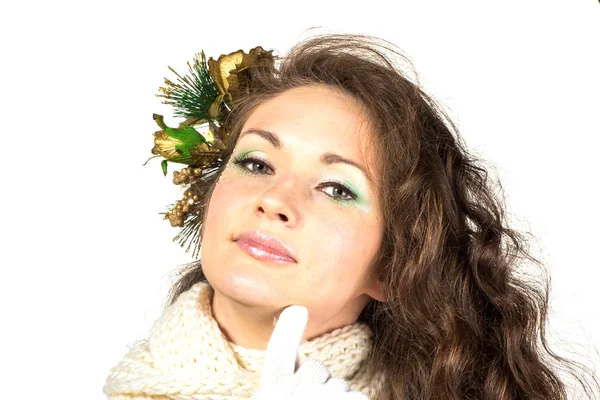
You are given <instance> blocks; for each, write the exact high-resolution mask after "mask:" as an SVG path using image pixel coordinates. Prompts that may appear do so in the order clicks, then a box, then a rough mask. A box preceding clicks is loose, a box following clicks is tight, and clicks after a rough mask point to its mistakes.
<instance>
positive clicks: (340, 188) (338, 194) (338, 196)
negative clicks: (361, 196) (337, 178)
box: [319, 182, 358, 202]
mask: <svg viewBox="0 0 600 400" xmlns="http://www.w3.org/2000/svg"><path fill="white" fill-rule="evenodd" d="M319 187H320V188H321V187H326V188H331V190H323V193H325V194H326V195H328V196H329V197H331V198H332V199H333V200H335V201H339V202H352V201H356V200H357V199H358V196H357V195H356V193H354V192H353V191H352V189H350V188H349V187H348V186H346V185H344V184H342V183H339V182H325V183H323V184H321V185H319ZM329 192H330V193H329Z"/></svg>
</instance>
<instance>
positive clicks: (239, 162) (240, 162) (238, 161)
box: [232, 156, 358, 203]
mask: <svg viewBox="0 0 600 400" xmlns="http://www.w3.org/2000/svg"><path fill="white" fill-rule="evenodd" d="M232 163H233V164H234V165H236V166H237V167H238V168H239V169H240V170H241V171H242V172H244V173H246V174H249V175H254V176H256V175H264V174H263V173H261V172H255V171H252V170H250V169H248V168H245V167H244V166H243V165H244V164H249V163H259V164H262V165H264V166H266V167H267V168H269V169H270V170H271V171H273V168H272V167H271V166H270V165H269V163H267V162H266V161H264V160H261V159H260V158H256V157H242V156H235V157H234V158H233V160H232ZM324 186H331V187H333V188H335V189H339V190H342V191H345V192H346V193H348V196H349V197H350V198H343V199H340V198H338V197H333V196H332V195H329V194H327V193H326V195H327V196H329V197H330V198H331V199H332V200H333V201H336V202H338V203H349V202H354V201H356V200H357V199H358V196H357V195H356V193H354V192H353V191H352V189H350V188H349V187H348V186H346V185H344V184H342V183H339V182H335V181H329V182H323V183H322V184H321V185H319V187H324Z"/></svg>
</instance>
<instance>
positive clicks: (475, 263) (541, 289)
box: [105, 35, 596, 399]
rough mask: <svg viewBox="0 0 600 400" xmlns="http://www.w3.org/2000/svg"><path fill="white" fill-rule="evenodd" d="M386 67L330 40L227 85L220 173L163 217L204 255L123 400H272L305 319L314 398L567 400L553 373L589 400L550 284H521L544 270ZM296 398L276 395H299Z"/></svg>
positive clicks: (142, 352)
mask: <svg viewBox="0 0 600 400" xmlns="http://www.w3.org/2000/svg"><path fill="white" fill-rule="evenodd" d="M254 50H256V49H254ZM260 50H262V49H260ZM388 51H393V50H391V49H389V48H387V47H386V46H382V45H380V44H378V43H377V42H376V41H375V40H372V39H371V38H367V37H363V36H358V35H355V36H354V35H353V36H351V35H326V36H322V37H316V38H312V39H309V40H306V41H304V42H302V43H299V44H298V45H296V46H295V47H294V48H293V49H292V50H291V52H290V53H289V54H288V56H287V57H286V58H284V59H283V60H282V61H281V63H280V64H279V65H278V66H277V67H275V65H273V64H271V63H269V62H263V61H264V60H267V59H268V57H266V56H265V54H264V53H261V52H260V51H259V52H258V53H252V54H254V56H253V57H254V58H253V63H249V64H248V65H244V66H243V67H240V65H241V64H239V63H234V64H235V67H236V68H237V73H238V74H236V76H235V77H234V78H236V79H238V78H239V79H238V81H235V79H219V78H218V77H217V78H216V79H215V81H216V84H217V86H218V87H219V92H218V93H216V95H218V96H217V97H218V98H219V101H221V103H218V102H217V103H211V113H210V114H211V116H212V117H213V118H216V116H218V115H223V113H226V114H227V118H226V119H225V120H224V122H223V125H222V127H221V128H220V129H222V131H226V132H227V136H222V137H220V139H222V140H220V139H218V140H215V141H214V142H213V144H215V145H213V146H212V149H220V150H221V151H222V152H223V153H222V154H223V155H224V156H223V157H222V158H220V159H219V160H221V163H220V164H218V167H215V165H216V164H214V163H213V164H211V163H209V162H204V163H202V162H200V161H198V160H199V159H197V160H196V161H197V162H195V164H196V165H203V166H204V167H203V168H196V169H194V168H189V169H186V170H184V171H183V172H182V173H177V172H176V173H175V178H174V182H175V183H185V184H190V186H189V189H188V191H187V192H186V196H185V197H184V199H183V200H182V202H180V204H178V205H177V207H175V208H174V209H173V210H172V211H171V212H170V213H167V216H166V218H169V219H170V220H171V223H172V224H173V225H177V226H184V221H188V222H189V221H192V222H193V223H191V222H190V225H189V226H194V227H198V226H201V233H200V237H201V238H200V242H201V249H202V256H201V259H200V260H199V261H198V262H197V263H194V264H192V265H190V266H189V267H188V268H187V269H186V270H185V271H183V272H182V276H181V277H180V279H179V280H178V281H177V282H176V283H175V285H174V286H173V288H172V292H171V296H170V300H169V304H170V305H169V307H168V308H167V309H166V310H165V313H164V314H163V316H161V318H160V319H159V320H158V321H157V322H156V323H155V325H154V327H153V330H152V332H151V334H150V336H149V338H148V340H147V341H144V342H142V343H140V345H139V346H136V347H134V348H132V350H131V351H130V353H129V354H128V355H127V356H126V357H125V358H124V360H123V361H121V363H120V364H119V365H118V366H117V367H115V369H113V371H112V372H111V375H110V376H109V379H108V382H107V385H106V387H105V392H106V393H107V394H108V395H109V396H110V397H114V398H152V399H167V398H228V399H229V398H250V397H252V396H254V397H255V398H269V397H268V395H269V393H271V394H272V393H273V392H269V390H270V389H271V388H269V387H267V386H268V383H270V384H272V383H273V379H275V378H273V376H274V375H276V371H275V372H274V368H275V367H274V366H275V365H276V363H275V361H273V360H275V359H276V358H277V357H276V353H277V352H278V351H283V349H280V348H279V347H277V344H273V345H272V343H276V341H277V340H280V339H281V338H282V337H284V336H286V334H285V333H284V334H282V333H281V332H285V330H284V329H285V328H284V326H287V324H292V322H290V318H289V316H290V315H292V314H293V315H292V318H291V321H295V316H296V315H297V317H296V318H298V320H299V321H300V322H296V323H295V324H296V325H294V326H295V328H292V333H291V334H290V336H292V335H293V333H296V334H297V332H298V330H300V331H302V332H301V335H300V336H297V337H292V338H291V339H289V340H290V342H289V343H293V342H294V340H297V344H299V343H300V340H301V339H304V342H303V343H302V344H299V349H298V354H299V358H298V361H299V364H301V365H300V368H301V369H302V366H303V365H307V366H308V367H306V368H305V371H309V372H305V373H306V374H308V375H310V373H311V372H310V371H312V372H313V373H315V374H316V375H318V376H319V378H317V377H313V378H314V382H313V383H315V384H317V383H318V384H321V385H320V386H319V385H317V389H316V391H315V392H314V393H315V394H314V396H316V397H314V396H313V398H324V397H326V396H325V393H334V392H327V391H326V390H325V389H324V385H322V384H323V383H324V382H325V380H326V379H327V377H328V376H329V375H331V377H332V378H331V379H330V381H331V385H330V386H334V385H335V386H336V388H337V389H338V390H339V391H338V392H336V393H337V394H338V395H339V396H338V397H339V398H342V397H341V393H346V394H348V395H350V394H357V392H362V393H364V394H365V395H367V396H368V398H370V399H467V398H469V399H471V398H472V399H564V398H566V385H565V383H563V381H562V380H561V378H559V375H558V374H557V372H556V370H555V363H550V362H549V361H548V360H552V361H555V362H560V363H562V365H565V366H566V367H567V368H568V371H569V372H571V373H572V374H573V375H574V376H575V377H577V378H578V380H579V381H580V382H581V383H582V385H583V387H584V389H585V391H586V393H587V394H588V395H590V396H591V395H592V389H591V385H590V384H589V383H587V381H586V378H585V375H584V373H585V371H583V372H579V371H578V370H577V369H576V368H581V367H579V366H578V364H576V363H574V362H571V361H568V360H564V359H562V358H560V357H558V356H557V355H555V354H554V353H552V351H551V350H550V349H548V347H547V346H546V342H545V334H544V327H545V323H546V316H547V311H548V310H547V307H548V285H547V283H546V284H545V285H542V286H539V285H537V284H536V283H535V282H530V281H526V280H524V279H523V278H520V277H519V272H521V271H520V270H519V262H520V261H523V260H525V259H527V260H530V261H534V262H536V263H538V262H537V260H535V259H534V258H533V257H531V256H530V255H529V254H528V253H527V251H526V250H525V247H524V245H525V242H524V240H523V238H522V236H521V235H520V234H519V233H518V232H516V231H514V230H511V229H510V228H509V227H507V226H506V221H505V215H504V210H503V208H502V206H501V202H500V201H499V199H498V198H497V197H496V194H495V193H494V192H493V191H492V188H491V185H490V182H489V181H488V179H487V173H486V171H485V169H483V168H482V167H480V166H479V165H478V164H477V160H476V159H475V158H474V157H473V156H471V155H470V154H469V153H468V151H467V150H466V149H465V147H464V145H463V144H462V143H461V142H460V138H459V136H458V133H457V131H456V128H455V127H454V125H453V124H452V123H451V122H450V121H449V120H448V118H447V117H446V115H445V114H444V113H443V112H442V111H441V108H440V107H438V106H437V105H436V103H435V102H434V101H433V100H432V99H431V98H430V97H428V96H427V95H426V94H425V93H423V91H422V90H420V89H419V87H418V86H417V85H415V84H414V83H412V82H410V81H409V80H408V79H407V78H406V77H405V76H404V75H403V73H402V72H401V71H399V69H398V68H397V67H396V66H395V65H394V62H393V60H392V59H390V58H389V57H388V56H386V52H388ZM245 56H247V55H245ZM245 56H244V57H245ZM263 56H265V57H264V58H261V57H263ZM244 60H247V59H244ZM250 64H252V65H250ZM208 65H209V66H211V67H213V66H216V64H214V60H212V59H211V60H209V63H208ZM225 65H226V64H225ZM230 67H231V66H230ZM221 69H225V70H227V71H229V70H230V69H231V68H221ZM234 81H235V82H238V83H239V88H235V87H234V85H233V82H234ZM198 82H200V81H198ZM168 83H169V82H168ZM228 85H231V87H228ZM171 87H172V88H174V89H177V88H176V85H175V84H173V85H171ZM229 89H231V90H229ZM164 92H165V97H167V98H169V99H171V100H173V99H175V100H177V96H176V95H174V94H173V92H171V91H170V90H169V89H165V90H164ZM182 93H183V92H182ZM203 93H205V92H203ZM185 96H186V95H185V93H184V94H183V97H185ZM202 96H203V94H200V95H199V96H198V98H197V99H196V100H195V101H197V102H201V101H202ZM219 96H220V97H219ZM209 97H210V96H209ZM227 98H230V99H232V101H227ZM190 99H191V98H190ZM179 100H181V99H179ZM188 100H189V99H188ZM192 103H193V102H192ZM215 104H216V106H214V105H215ZM182 115H186V116H188V117H190V118H192V119H188V120H186V123H184V124H182V126H180V128H179V129H180V131H179V133H181V136H179V138H182V137H183V134H184V132H185V130H186V129H188V128H189V127H191V126H193V125H194V124H196V125H198V124H197V122H199V121H198V118H200V120H201V122H206V120H209V119H210V118H208V117H207V118H204V117H201V116H198V115H196V116H195V117H194V116H193V115H192V113H191V112H190V113H189V114H185V113H184V114H182ZM193 118H197V119H196V120H194V119H193ZM156 119H157V123H158V124H159V125H160V126H161V128H163V131H161V132H157V133H156V134H155V136H156V138H157V139H156V143H157V145H156V146H155V149H153V152H154V153H155V154H160V155H162V156H164V157H165V158H167V159H169V160H170V161H175V162H184V163H187V164H190V165H191V164H193V163H194V162H191V161H190V159H192V158H194V156H197V157H199V155H198V154H199V153H196V154H194V151H191V152H190V154H188V156H189V157H188V159H186V160H184V161H182V160H177V159H176V157H183V155H182V154H183V153H182V147H179V148H178V152H173V153H169V152H167V151H162V150H161V148H160V147H161V145H162V144H164V142H165V141H168V140H169V138H168V137H167V136H168V133H169V132H172V131H169V129H172V128H168V127H167V126H166V125H165V124H164V122H163V121H162V118H161V117H160V116H156ZM211 129H212V130H211V134H208V135H204V136H205V137H210V136H212V135H213V133H214V132H217V129H216V128H215V126H213V127H212V128H211ZM172 136H173V137H174V136H176V134H173V135H172ZM182 140H183V139H182ZM201 146H204V150H203V151H202V152H201V154H202V155H205V154H208V153H209V152H210V151H211V149H210V148H209V147H210V146H208V143H202V144H199V146H198V148H200V147H201ZM190 147H191V146H190ZM171 150H173V149H171ZM169 157H170V158H169ZM213 159H214V158H213ZM163 168H164V171H165V173H166V162H163ZM211 168H213V169H212V170H211ZM201 169H202V171H201ZM207 171H210V172H211V173H208V172H207ZM200 174H202V177H201V178H200V177H197V176H199V175H200ZM191 207H192V208H194V209H195V210H196V211H197V214H195V217H193V218H192V217H191V216H190V214H189V213H190V208H191ZM190 232H192V231H190V230H189V229H188V232H187V235H188V236H189V235H193V234H194V233H193V232H192V233H190ZM192 237H193V236H192ZM538 264H539V263H538ZM293 305H299V306H302V307H290V306H293ZM303 310H306V311H307V312H308V322H306V320H304V321H303V320H302V318H303V317H302V312H303ZM283 311H285V312H283ZM296 313H297V314H296ZM279 316H281V320H284V319H285V324H286V325H284V324H283V322H284V321H281V320H280V321H277V318H278V317H279ZM284 316H285V318H284ZM275 322H277V329H275V332H274V330H273V326H274V325H275ZM279 322H281V323H282V324H281V325H280V324H279ZM280 326H282V328H280ZM304 328H305V330H304ZM276 334H278V335H277V338H275V336H276ZM270 339H271V341H269V340H270ZM289 343H288V347H289V345H290V344H289ZM267 345H268V346H269V347H267ZM265 349H267V352H266V353H267V355H266V356H265ZM265 357H266V358H265ZM283 358H285V357H283V356H282V359H283ZM308 360H311V361H308ZM271 362H273V364H271ZM263 365H264V367H265V368H264V370H263V368H262V367H263ZM296 366H298V365H296ZM323 367H326V373H325V372H324V368H323ZM319 368H321V369H320V370H319V371H318V372H315V371H317V369H319ZM288 372H289V371H288ZM298 373H299V371H298ZM267 374H270V375H269V376H268V377H267V376H266V375H267ZM288 375H289V374H288ZM288 378H289V376H288ZM334 378H335V379H334ZM275 380H276V379H275ZM316 381H319V382H316ZM286 382H288V383H289V382H292V380H288V381H286ZM294 382H296V381H294ZM296 383H297V382H296ZM593 383H596V381H595V378H593ZM306 384H307V385H308V382H307V383H306ZM290 385H291V383H290ZM288 389H289V387H288ZM294 390H296V388H295V389H294ZM294 390H288V393H286V395H285V396H287V397H285V396H284V395H282V392H280V393H279V395H280V397H278V398H299V397H293V396H295V395H298V392H300V389H298V390H297V391H296V392H294ZM345 390H350V392H345ZM136 396H137V397H136ZM260 396H266V397H260ZM318 396H322V397H318ZM329 397H330V398H333V397H336V396H329ZM272 398H274V397H272Z"/></svg>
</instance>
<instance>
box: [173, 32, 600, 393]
mask: <svg viewBox="0 0 600 400" xmlns="http://www.w3.org/2000/svg"><path fill="white" fill-rule="evenodd" d="M399 62H402V63H404V64H405V65H406V64H407V63H408V65H412V64H410V61H408V59H407V58H406V57H405V56H403V55H402V54H401V53H400V52H398V51H397V50H396V49H395V46H394V45H392V44H391V43H389V42H386V41H384V40H382V39H376V38H373V37H370V36H364V35H347V34H344V35H342V34H328V35H321V36H317V37H312V38H310V39H307V40H304V41H302V42H300V43H298V44H296V45H295V46H294V47H293V48H292V49H291V51H290V52H289V53H288V54H287V56H286V57H284V58H282V59H281V62H280V64H279V65H277V66H273V67H262V68H258V67H257V68H252V69H250V70H249V71H247V73H248V77H249V78H250V80H251V82H252V85H251V89H250V90H249V91H248V92H247V93H244V94H243V95H238V96H237V98H236V99H235V100H234V103H233V104H232V107H231V113H230V114H229V117H228V119H227V121H226V122H225V123H226V124H227V125H228V126H229V129H230V132H231V136H230V143H228V145H229V148H230V149H233V146H234V144H235V142H236V140H237V137H238V136H239V134H240V131H241V128H242V126H243V124H244V122H245V121H246V120H247V118H248V117H249V115H250V114H251V113H252V112H253V110H254V109H255V108H256V107H257V106H258V105H260V104H261V103H263V102H264V101H266V100H268V99H270V98H273V97H274V96H276V95H278V94H280V93H282V92H284V91H286V90H288V89H292V88H296V87H300V86H304V85H311V84H325V85H328V86H329V87H331V88H334V89H337V90H342V91H343V92H345V93H348V94H350V95H352V96H354V97H355V98H356V99H358V100H359V101H360V103H362V105H364V107H365V109H366V110H367V113H368V115H369V116H370V123H371V124H372V131H373V132H375V133H376V135H377V139H376V143H375V146H376V149H375V150H376V154H378V156H379V160H380V162H381V176H380V177H379V184H380V187H379V193H381V199H380V201H381V202H382V209H383V210H384V217H385V233H384V239H383V242H382V244H381V248H380V251H379V253H378V255H377V258H376V265H377V272H378V274H379V278H380V280H381V281H382V283H383V290H384V294H385V297H386V299H387V301H385V302H379V301H377V300H373V301H372V302H370V303H369V304H368V305H367V306H366V307H365V308H364V310H363V311H362V313H361V314H360V316H359V318H358V321H360V322H364V323H366V324H368V325H369V326H370V327H371V329H372V331H373V351H372V353H371V354H370V356H369V358H368V360H367V361H366V362H367V363H368V368H367V369H368V370H369V371H371V373H374V374H375V373H377V374H380V373H383V375H384V376H385V377H386V379H385V380H384V385H383V387H382V389H381V391H380V392H378V393H377V394H376V399H381V400H383V399H411V400H412V399H456V400H458V399H461V400H462V399H490V400H491V399H494V400H498V399H506V400H508V399H566V398H567V384H566V383H565V381H563V380H562V379H561V378H560V376H559V372H558V371H566V372H568V373H569V374H570V375H571V376H573V377H575V379H576V381H577V382H578V383H579V384H580V385H581V386H582V387H583V389H584V392H585V394H586V395H587V397H588V398H595V395H594V392H595V389H596V388H598V387H600V385H599V384H598V379H597V378H596V376H595V375H594V374H593V373H592V372H591V371H589V370H587V369H586V368H585V367H584V366H582V365H581V364H579V363H577V362H575V361H572V360H567V359H565V358H563V357H561V356H559V355H557V354H556V353H554V352H553V351H552V350H551V349H550V348H549V346H548V343H547V340H546V332H545V326H546V320H547V315H548V304H549V303H548V301H549V288H550V279H549V277H548V273H547V271H546V269H545V267H544V266H543V265H542V263H541V262H540V261H539V260H537V259H535V258H534V257H533V256H532V255H531V254H530V253H529V252H528V248H527V241H526V240H525V236H524V235H523V234H522V233H519V232H517V231H516V230H513V229H510V228H509V227H508V226H507V223H506V215H505V211H504V199H503V197H502V187H501V186H500V184H499V182H498V183H497V185H496V186H497V187H495V186H494V183H495V182H492V181H491V180H490V179H489V178H488V173H487V170H486V168H485V167H484V166H483V165H484V164H483V161H482V160H481V159H478V158H476V157H475V156H473V155H472V154H470V153H469V152H468V151H467V149H466V147H465V145H464V144H463V143H462V139H461V138H460V136H459V134H458V130H457V129H456V126H455V125H454V124H453V123H452V122H451V121H450V118H449V117H448V116H447V114H446V113H445V112H444V111H443V109H442V107H441V106H440V105H439V104H438V103H436V102H435V101H434V100H433V99H432V98H431V97H430V96H428V95H427V94H425V93H424V91H423V90H422V89H421V88H420V87H419V85H418V83H414V82H412V81H411V80H410V79H409V78H408V77H407V75H406V73H404V72H402V71H401V68H400V67H399V65H400V63H399ZM415 76H416V74H415ZM417 82H418V80H417ZM229 155H231V153H229ZM228 159H229V156H228V157H227V159H226V160H225V161H226V162H225V163H223V167H221V169H218V170H215V171H213V173H212V174H209V175H207V178H206V179H203V180H201V181H199V182H198V183H197V184H198V185H201V186H202V188H201V192H202V193H203V198H202V199H201V201H200V203H201V204H204V212H205V211H206V209H207V208H208V207H206V206H207V205H208V202H209V200H210V197H211V193H212V191H213V188H214V186H215V183H216V181H217V179H218V177H219V176H220V174H221V172H222V170H223V168H224V167H225V165H226V164H227V161H228ZM526 263H528V267H529V266H532V267H536V268H537V269H536V271H538V272H541V274H538V275H537V276H538V277H537V278H532V276H533V275H531V274H526V273H525V270H524V269H523V266H524V265H526ZM179 274H180V275H179V277H178V278H177V280H176V282H175V283H174V285H173V286H172V288H171V290H170V293H169V298H168V304H171V303H173V302H174V301H175V300H176V299H177V297H178V296H179V295H180V294H181V293H183V292H184V291H186V290H188V289H189V288H191V286H192V285H194V284H195V283H197V282H200V281H207V280H206V277H205V276H204V273H203V272H202V265H201V264H200V261H196V262H193V263H191V264H188V265H186V266H184V268H183V269H181V270H180V271H179ZM526 276H528V278H526Z"/></svg>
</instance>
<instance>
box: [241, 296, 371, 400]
mask: <svg viewBox="0 0 600 400" xmlns="http://www.w3.org/2000/svg"><path fill="white" fill-rule="evenodd" d="M307 322H308V310H307V308H306V307H304V306H289V307H287V308H286V309H284V310H283V311H282V312H281V315H280V316H279V320H278V321H277V325H276V326H275V329H274V330H273V334H272V335H271V339H269V343H268V344H267V350H266V353H265V361H264V365H263V371H262V375H261V379H260V387H259V389H258V390H257V391H256V393H255V394H254V396H253V397H252V399H253V400H292V399H293V400H305V399H310V400H334V399H335V400H369V399H368V397H367V396H366V395H364V394H363V393H360V392H350V391H349V390H350V386H349V385H348V382H346V381H345V380H343V379H341V378H337V377H331V374H330V373H329V370H327V367H325V365H324V364H323V363H321V362H320V361H317V360H306V362H304V363H303V364H302V365H300V367H299V368H297V366H298V363H299V357H298V348H299V347H300V343H301V341H302V336H303V335H304V331H305V329H306V324H307Z"/></svg>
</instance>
